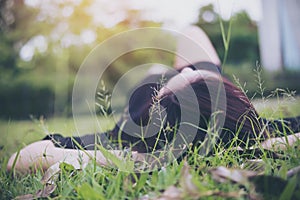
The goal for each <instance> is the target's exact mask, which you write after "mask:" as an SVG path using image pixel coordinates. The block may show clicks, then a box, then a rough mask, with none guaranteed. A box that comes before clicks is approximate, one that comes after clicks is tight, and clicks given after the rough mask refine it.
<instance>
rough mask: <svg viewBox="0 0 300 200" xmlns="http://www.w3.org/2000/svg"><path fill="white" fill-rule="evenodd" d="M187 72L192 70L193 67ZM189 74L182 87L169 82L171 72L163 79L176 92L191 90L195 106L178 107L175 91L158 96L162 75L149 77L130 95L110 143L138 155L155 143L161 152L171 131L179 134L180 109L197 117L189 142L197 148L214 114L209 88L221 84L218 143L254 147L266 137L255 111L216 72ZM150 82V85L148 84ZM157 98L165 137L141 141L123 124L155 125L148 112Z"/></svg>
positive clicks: (240, 93) (174, 81)
mask: <svg viewBox="0 0 300 200" xmlns="http://www.w3.org/2000/svg"><path fill="white" fill-rule="evenodd" d="M188 68H191V69H195V67H194V65H191V66H189V67H188ZM192 73H194V74H188V75H191V76H190V79H188V84H183V83H182V82H180V81H178V80H173V81H171V80H172V79H171V78H172V77H174V76H175V73H174V72H168V73H166V74H165V75H164V78H165V79H167V80H170V79H171V80H170V81H169V82H168V83H170V84H173V85H172V86H173V87H174V88H175V89H176V90H177V91H181V92H185V90H187V87H191V88H192V89H193V91H194V94H196V98H197V104H196V105H195V104H186V105H180V103H179V101H178V98H177V97H176V94H175V93H176V92H175V93H174V91H169V92H165V93H164V94H159V93H160V91H162V88H163V89H165V88H166V86H162V85H161V84H159V82H160V80H161V75H151V76H149V77H147V78H146V81H145V83H147V84H141V86H140V87H139V88H137V89H136V90H135V91H134V92H133V94H132V96H131V97H130V100H129V105H128V108H127V110H126V112H125V114H124V115H123V117H122V118H121V120H120V122H119V123H118V124H117V125H116V127H115V128H114V129H113V130H112V131H111V132H110V134H111V137H112V139H114V140H119V139H121V140H122V144H123V145H124V146H128V145H130V146H131V147H132V148H133V150H137V151H139V152H148V151H151V150H152V148H153V147H154V146H155V145H156V144H157V140H159V141H160V143H159V145H160V146H158V147H157V146H156V148H162V147H163V145H164V144H165V142H166V141H167V140H170V139H172V138H173V135H174V131H176V130H178V127H179V126H180V122H181V121H180V119H181V114H182V113H181V111H182V107H181V106H184V107H185V110H186V111H188V113H189V114H190V115H191V116H193V115H194V116H195V114H196V115H197V114H198V115H199V114H200V116H199V117H200V120H199V123H198V124H194V125H195V126H197V127H198V129H197V134H196V135H195V137H194V139H193V142H192V144H193V145H197V144H200V143H201V142H203V141H204V139H205V136H206V134H207V131H205V130H207V129H208V128H209V127H208V124H211V123H212V122H211V119H212V115H213V114H214V113H213V112H214V110H212V104H213V103H214V102H213V101H212V94H211V90H210V89H209V87H213V88H219V87H220V83H221V84H222V87H223V89H224V91H225V95H222V96H220V97H218V98H220V101H223V102H225V104H224V107H225V108H224V109H223V110H222V108H221V110H222V112H221V114H220V115H223V116H224V122H223V123H222V127H221V129H219V130H217V131H219V133H218V136H219V137H218V140H219V142H222V143H223V144H224V145H228V144H230V143H231V142H232V141H233V139H234V138H236V140H235V142H236V145H240V146H246V145H253V144H254V143H255V139H256V138H257V137H262V138H264V137H265V131H264V130H263V124H262V123H261V120H260V119H259V116H258V114H257V112H256V110H255V108H254V107H253V105H252V104H251V102H250V101H249V99H248V98H247V96H246V95H245V94H244V93H243V92H242V91H241V90H240V89H239V88H238V87H236V86H235V85H234V84H233V83H231V82H230V81H229V80H228V79H226V78H224V77H222V76H219V74H217V73H215V72H206V73H208V74H210V76H203V74H202V73H198V74H197V73H196V72H195V71H193V72H192ZM173 79H174V78H173ZM149 80H153V81H150V82H151V83H149ZM155 80H156V82H155ZM167 85H168V84H167ZM208 85H209V87H208ZM159 95H160V97H159V98H160V99H159V100H158V101H159V105H160V106H161V107H163V108H164V111H165V113H166V118H165V121H164V126H163V129H164V133H163V134H158V132H157V134H154V135H151V136H150V137H144V136H141V135H140V134H139V133H138V131H139V130H132V129H130V128H128V127H129V126H130V125H128V126H127V124H126V122H127V120H128V119H132V121H133V122H134V123H135V124H136V125H139V126H142V127H145V126H147V125H149V123H152V124H153V123H155V122H153V117H151V116H150V115H151V112H150V111H149V110H151V107H152V106H153V105H154V104H155V102H154V101H155V100H157V99H156V98H157V96H159ZM184 95H185V94H184ZM189 98H190V95H189V94H187V95H185V99H187V100H189ZM195 106H198V107H199V110H200V113H199V112H195V110H197V109H195ZM154 118H155V117H154ZM217 123H218V122H217ZM124 130H125V131H124ZM128 131H129V132H128Z"/></svg>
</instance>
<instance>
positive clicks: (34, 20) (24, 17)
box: [0, 0, 300, 119]
mask: <svg viewBox="0 0 300 200" xmlns="http://www.w3.org/2000/svg"><path fill="white" fill-rule="evenodd" d="M0 4H1V5H0V11H1V19H0V55H1V56H0V107H1V112H0V118H3V119H28V118H29V116H30V115H34V116H36V117H39V116H42V115H43V116H45V117H52V116H54V115H55V116H70V115H71V94H72V86H73V82H74V79H75V75H76V72H77V70H78V69H79V67H80V65H81V63H82V61H83V60H84V58H85V57H86V56H87V55H88V53H89V52H90V51H91V50H92V49H93V47H95V45H97V44H99V43H100V42H102V41H104V40H105V39H107V38H109V37H111V36H113V35H114V34H117V33H120V32H123V31H126V30H130V29H131V28H139V27H153V26H155V27H160V26H161V23H159V22H152V21H145V20H143V19H142V18H141V17H140V16H141V13H139V11H138V10H130V9H128V10H126V13H127V18H126V20H123V21H121V22H119V23H118V24H117V25H116V26H114V27H112V28H106V27H104V26H103V25H101V24H98V25H97V26H95V24H93V23H92V16H91V14H89V13H87V12H85V11H84V10H85V8H86V7H88V6H89V5H90V2H89V1H82V2H81V3H80V4H79V5H77V4H71V5H70V3H69V4H68V3H63V2H62V3H60V4H58V8H57V9H58V10H57V13H55V14H53V15H51V16H46V17H44V18H43V19H42V20H41V19H39V16H40V14H41V11H40V10H39V9H37V8H33V7H28V6H26V5H25V4H24V2H23V1H14V0H3V1H0ZM66 6H71V7H72V8H73V13H72V15H70V16H68V17H64V16H62V14H61V13H62V12H61V11H62V10H63V8H64V7H66ZM205 12H206V13H207V12H209V13H210V14H212V15H213V16H214V17H213V20H212V21H210V22H207V21H205V18H204V13H205ZM218 17H219V16H218V15H217V14H216V13H215V12H214V10H213V7H212V6H211V5H208V6H207V7H203V8H201V9H200V10H199V19H198V22H197V23H196V24H197V25H198V26H200V27H201V28H203V29H204V30H205V31H206V32H207V34H208V35H209V37H210V38H211V40H212V42H213V44H214V45H215V47H216V49H217V52H218V54H219V56H220V57H221V59H222V58H223V57H224V52H225V51H224V45H223V41H222V34H221V30H220V24H219V19H218ZM230 20H232V21H231V22H232V30H231V35H230V45H229V49H228V55H227V62H226V63H225V64H224V66H223V67H224V69H225V75H226V76H228V77H229V78H230V79H232V74H235V75H236V76H237V77H239V79H240V81H241V82H242V83H243V82H247V87H248V88H247V89H248V90H249V95H253V94H254V93H255V91H257V84H256V82H255V80H254V79H255V76H254V75H252V74H253V69H255V68H256V65H257V64H256V63H259V61H260V58H259V48H258V46H259V45H258V35H257V24H256V23H255V22H253V21H251V20H250V19H249V17H248V15H247V14H246V13H239V14H237V15H235V16H232V17H231V19H230ZM61 22H64V23H66V24H68V31H69V32H71V33H72V34H74V35H79V34H80V33H81V31H82V30H84V29H92V30H93V31H95V32H96V40H95V41H94V42H93V43H90V44H80V45H70V46H63V45H62V44H61V38H60V39H58V40H53V39H51V34H52V33H53V32H55V30H56V28H57V26H58V25H59V24H60V23H61ZM228 23H229V22H227V21H225V22H224V24H225V25H226V27H228ZM36 36H43V37H44V38H46V40H47V42H48V47H47V51H45V52H39V51H38V50H35V54H34V56H33V58H32V59H31V60H30V61H24V60H22V59H21V58H20V56H19V52H20V50H21V48H22V47H23V46H24V45H25V44H26V43H27V42H28V41H30V40H31V39H32V38H34V37H36ZM63 36H64V35H62V36H61V37H63ZM145 37H147V36H145ZM149 40H151V38H149ZM156 58H157V59H160V60H164V61H165V63H164V64H167V65H172V63H173V55H167V54H161V52H149V51H143V52H132V53H130V54H128V55H125V56H123V57H122V58H120V59H118V60H117V61H116V62H114V63H112V65H111V66H110V67H109V70H108V71H107V73H106V77H105V84H106V85H107V87H108V88H112V87H113V84H114V83H115V81H116V80H118V78H119V77H120V76H121V75H122V74H123V73H124V72H125V71H127V70H129V69H130V68H131V67H134V66H136V65H139V64H144V63H148V62H151V60H155V59H156ZM263 77H264V78H265V80H266V81H265V83H266V88H267V89H266V91H267V92H268V91H271V90H273V89H274V88H276V87H283V88H289V89H290V90H298V91H299V90H300V86H299V84H297V82H298V78H299V73H296V72H285V71H281V72H278V73H276V74H267V73H263ZM287 80H288V81H287Z"/></svg>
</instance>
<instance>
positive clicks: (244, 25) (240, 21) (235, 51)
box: [196, 5, 260, 66]
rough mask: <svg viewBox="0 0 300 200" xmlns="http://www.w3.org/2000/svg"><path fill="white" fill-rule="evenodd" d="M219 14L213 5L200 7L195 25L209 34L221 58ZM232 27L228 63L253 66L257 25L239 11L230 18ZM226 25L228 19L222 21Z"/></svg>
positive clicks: (223, 51) (256, 58)
mask: <svg viewBox="0 0 300 200" xmlns="http://www.w3.org/2000/svg"><path fill="white" fill-rule="evenodd" d="M219 20H222V19H220V17H219V15H218V14H217V13H216V12H215V10H214V7H213V5H208V6H205V7H202V8H201V9H200V11H199V17H198V22H197V23H196V25H198V26H199V27H201V28H203V29H204V30H205V32H206V33H207V34H208V35H209V37H210V39H211V41H212V43H213V44H214V46H215V48H216V50H217V52H218V54H219V56H220V58H221V60H222V59H223V57H224V55H225V50H224V44H223V40H222V33H221V28H220V23H219ZM230 20H231V23H232V29H231V34H230V44H229V50H228V57H227V63H228V64H234V65H237V64H242V63H248V64H251V66H255V63H256V61H258V60H260V58H259V46H258V34H257V25H256V23H255V22H253V21H251V19H250V17H249V16H248V14H247V13H246V12H239V13H237V14H235V15H234V16H232V17H231V18H230ZM224 24H225V25H228V24H229V22H228V21H224Z"/></svg>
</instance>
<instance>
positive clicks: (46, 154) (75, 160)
mask: <svg viewBox="0 0 300 200" xmlns="http://www.w3.org/2000/svg"><path fill="white" fill-rule="evenodd" d="M107 151H108V152H109V153H112V154H114V155H115V156H117V157H119V158H120V159H122V158H124V156H123V155H124V151H119V150H107ZM95 155H96V162H97V164H98V165H100V166H111V165H112V163H111V162H110V161H109V160H108V159H107V158H106V157H105V156H104V155H103V154H102V152H101V151H100V150H97V151H96V152H95V151H93V150H84V151H82V150H77V149H64V148H58V147H55V146H54V144H53V143H52V141H50V140H43V141H38V142H34V143H32V144H30V145H28V146H26V147H24V148H23V149H21V150H20V151H19V152H16V153H14V154H13V155H12V156H11V157H10V159H9V161H8V163H7V170H8V171H11V170H16V171H18V172H21V173H27V172H31V171H36V170H38V169H41V170H46V169H48V168H49V167H50V166H52V165H54V164H55V163H58V162H67V163H69V164H72V165H73V166H74V167H75V168H84V166H86V165H87V163H88V162H89V161H90V160H92V159H94V157H95ZM132 158H133V159H134V160H138V159H139V158H140V156H138V154H137V153H136V152H132Z"/></svg>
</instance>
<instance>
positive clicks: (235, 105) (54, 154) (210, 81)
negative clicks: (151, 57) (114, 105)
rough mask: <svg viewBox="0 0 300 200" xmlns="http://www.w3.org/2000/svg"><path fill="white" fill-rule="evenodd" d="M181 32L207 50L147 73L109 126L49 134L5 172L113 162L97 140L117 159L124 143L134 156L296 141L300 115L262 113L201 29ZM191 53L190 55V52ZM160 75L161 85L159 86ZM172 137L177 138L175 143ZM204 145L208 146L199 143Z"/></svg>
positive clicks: (13, 158)
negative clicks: (228, 74) (224, 70)
mask: <svg viewBox="0 0 300 200" xmlns="http://www.w3.org/2000/svg"><path fill="white" fill-rule="evenodd" d="M185 35H187V37H190V38H193V39H194V40H195V41H199V42H200V43H201V45H203V46H205V48H206V50H205V52H206V54H203V53H202V54H198V55H197V56H194V57H193V56H191V57H190V59H189V63H187V62H186V61H185V60H183V59H181V58H179V57H177V58H176V61H175V69H176V71H166V72H164V73H160V74H155V73H154V74H151V75H149V76H148V77H146V78H145V80H144V81H143V82H142V84H141V86H140V87H138V89H136V90H135V91H134V92H133V94H132V96H131V97H130V99H129V105H128V108H127V109H126V110H125V112H124V114H123V116H122V117H121V119H120V121H119V123H117V124H116V126H115V127H114V128H113V129H112V130H110V131H107V132H106V133H101V134H96V135H95V134H92V135H85V136H82V137H74V138H70V137H62V136H61V135H59V134H54V135H48V136H46V137H45V138H44V139H43V140H42V141H38V142H35V143H32V144H30V145H28V146H26V147H24V148H23V149H22V150H21V151H19V152H17V153H15V154H14V155H12V156H11V158H10V159H9V161H8V165H7V169H8V170H12V169H14V170H18V171H24V172H27V171H29V170H30V169H37V168H39V169H47V168H48V167H49V166H51V165H53V164H55V163H57V162H62V161H67V162H71V163H77V164H80V165H82V164H86V163H88V162H89V161H90V159H91V158H93V157H94V155H96V158H95V159H96V161H97V163H98V164H99V165H106V166H107V165H109V164H110V162H109V161H108V160H107V159H106V158H105V157H104V155H103V151H100V150H96V148H98V147H99V145H101V146H103V147H105V148H107V149H108V151H109V152H110V153H113V154H115V155H116V156H119V155H121V154H122V153H123V152H124V148H126V149H130V150H131V152H132V158H133V160H136V161H138V160H141V159H142V158H141V155H143V154H142V153H152V152H155V151H157V150H161V151H163V150H165V149H164V148H165V146H166V145H169V144H172V145H173V146H172V147H173V149H180V148H186V147H189V146H191V148H194V147H201V145H202V146H205V147H206V149H205V151H206V153H207V152H211V151H212V150H213V148H214V146H215V145H220V144H221V145H224V147H230V146H236V147H241V148H245V149H248V148H249V147H251V146H253V145H255V144H259V145H260V147H262V148H266V149H271V148H272V146H273V145H274V144H276V142H277V143H278V142H279V143H282V144H281V146H280V145H279V147H280V148H284V146H285V145H291V144H293V143H294V142H295V141H296V140H297V138H298V137H299V136H300V133H298V132H300V117H298V118H286V119H283V120H273V121H269V120H266V119H263V118H260V117H259V115H258V114H257V112H256V110H255V108H254V107H253V105H252V104H251V102H250V101H249V99H248V98H247V96H246V95H245V94H244V93H243V92H242V91H241V90H240V89H239V88H238V87H236V86H235V85H234V84H233V83H231V82H230V81H229V80H227V79H226V78H225V77H222V76H221V75H220V73H219V72H220V71H221V67H220V60H219V58H218V56H217V54H216V51H215V49H214V48H213V46H212V44H211V42H210V41H209V39H208V37H207V36H206V35H205V33H204V32H203V31H202V30H200V29H198V28H196V27H191V28H188V29H186V31H185ZM178 45H179V47H178V52H179V54H180V52H181V51H186V47H184V44H181V43H180V41H179V44H178ZM180 45H182V46H180ZM189 51H190V52H191V54H195V52H194V51H193V49H189ZM191 58H192V59H191ZM191 63H192V64H191ZM162 76H163V79H164V81H165V84H162V83H161V80H162ZM143 83H145V84H143ZM144 130H148V132H147V131H146V132H144ZM275 137H278V138H275ZM280 137H282V138H280ZM106 138H108V139H109V140H107V139H106ZM177 138H181V139H180V141H181V143H180V144H178V143H176V141H177V140H176V139H177ZM174 141H175V142H174ZM182 141H184V143H183V142H182ZM107 142H109V143H112V144H115V145H113V146H109V145H108V143H107ZM205 142H207V143H208V145H203V144H205ZM116 149H117V150H116ZM95 151H96V152H95Z"/></svg>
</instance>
